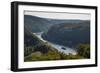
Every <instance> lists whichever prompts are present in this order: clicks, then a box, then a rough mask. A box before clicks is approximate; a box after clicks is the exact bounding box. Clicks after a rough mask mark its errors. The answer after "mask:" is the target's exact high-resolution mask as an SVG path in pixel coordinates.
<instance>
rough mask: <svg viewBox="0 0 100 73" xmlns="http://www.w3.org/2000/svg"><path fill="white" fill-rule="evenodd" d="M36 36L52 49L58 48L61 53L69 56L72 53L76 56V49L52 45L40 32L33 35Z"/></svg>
mask: <svg viewBox="0 0 100 73" xmlns="http://www.w3.org/2000/svg"><path fill="white" fill-rule="evenodd" d="M33 34H34V35H36V36H37V37H38V38H39V39H40V40H42V41H43V42H48V43H49V44H50V45H51V46H52V47H54V48H56V49H57V50H58V51H59V52H63V53H65V54H69V53H71V54H72V55H76V54H77V52H76V51H75V49H74V48H69V47H67V46H63V45H58V44H55V43H51V42H49V41H47V40H44V39H43V38H42V37H41V36H42V34H43V32H38V33H33Z"/></svg>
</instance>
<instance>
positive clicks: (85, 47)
mask: <svg viewBox="0 0 100 73" xmlns="http://www.w3.org/2000/svg"><path fill="white" fill-rule="evenodd" d="M77 52H78V55H80V56H83V57H85V58H90V45H89V44H79V45H78V46H77Z"/></svg>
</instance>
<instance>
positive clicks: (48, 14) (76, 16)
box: [24, 11, 91, 20]
mask: <svg viewBox="0 0 100 73" xmlns="http://www.w3.org/2000/svg"><path fill="white" fill-rule="evenodd" d="M24 14H25V15H33V16H38V17H42V18H51V19H80V20H90V18H91V15H90V14H86V13H68V12H62V13H61V12H42V11H24Z"/></svg>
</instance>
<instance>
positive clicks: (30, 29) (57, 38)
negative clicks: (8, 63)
mask: <svg viewBox="0 0 100 73" xmlns="http://www.w3.org/2000/svg"><path fill="white" fill-rule="evenodd" d="M37 32H44V33H43V35H42V38H43V39H45V40H47V41H50V42H53V43H56V44H61V45H64V46H68V47H74V48H76V49H75V50H76V51H77V54H75V55H73V54H72V53H69V54H65V53H63V52H60V51H58V50H57V49H56V48H54V47H53V46H51V45H50V43H49V42H44V41H42V40H41V39H39V38H38V37H37V36H36V35H34V34H33V33H37ZM89 58H90V21H89V20H57V19H46V18H40V17H36V16H30V15H25V16H24V61H25V62H31V61H44V60H71V59H89Z"/></svg>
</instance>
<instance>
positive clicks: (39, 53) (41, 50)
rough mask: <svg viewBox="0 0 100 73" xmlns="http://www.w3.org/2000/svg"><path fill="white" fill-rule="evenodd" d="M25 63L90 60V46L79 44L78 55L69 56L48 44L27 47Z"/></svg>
mask: <svg viewBox="0 0 100 73" xmlns="http://www.w3.org/2000/svg"><path fill="white" fill-rule="evenodd" d="M24 57H25V58H24V61H25V62H29V61H44V60H71V59H72V60H74V59H87V58H90V46H89V45H88V44H79V45H78V46H77V54H76V55H72V54H71V53H69V54H68V55H66V54H64V53H61V52H59V51H57V50H56V49H55V48H53V47H52V46H50V45H49V44H48V43H42V44H40V45H36V46H30V47H25V52H24Z"/></svg>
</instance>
